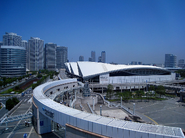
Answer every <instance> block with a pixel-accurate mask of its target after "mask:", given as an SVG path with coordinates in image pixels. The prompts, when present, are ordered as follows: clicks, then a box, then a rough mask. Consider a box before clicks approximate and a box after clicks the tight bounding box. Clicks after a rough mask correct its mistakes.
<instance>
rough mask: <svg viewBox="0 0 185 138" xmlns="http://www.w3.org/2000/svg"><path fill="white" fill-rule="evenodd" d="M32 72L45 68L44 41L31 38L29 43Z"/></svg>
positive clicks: (29, 66) (30, 68) (29, 65)
mask: <svg viewBox="0 0 185 138" xmlns="http://www.w3.org/2000/svg"><path fill="white" fill-rule="evenodd" d="M28 55H29V63H28V69H29V70H30V71H38V70H39V69H43V68H44V41H43V40H41V39H40V38H37V37H31V38H30V40H29V41H28Z"/></svg>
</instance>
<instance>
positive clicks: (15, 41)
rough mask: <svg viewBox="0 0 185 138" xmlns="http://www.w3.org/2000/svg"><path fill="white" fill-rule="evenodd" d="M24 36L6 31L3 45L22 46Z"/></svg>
mask: <svg viewBox="0 0 185 138" xmlns="http://www.w3.org/2000/svg"><path fill="white" fill-rule="evenodd" d="M21 41H22V36H19V35H17V34H16V33H7V32H6V33H5V35H3V45H6V46H21Z"/></svg>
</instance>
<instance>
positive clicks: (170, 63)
mask: <svg viewBox="0 0 185 138" xmlns="http://www.w3.org/2000/svg"><path fill="white" fill-rule="evenodd" d="M164 64H165V67H169V68H175V67H176V66H177V56H175V55H173V54H165V63H164Z"/></svg>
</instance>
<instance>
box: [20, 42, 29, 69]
mask: <svg viewBox="0 0 185 138" xmlns="http://www.w3.org/2000/svg"><path fill="white" fill-rule="evenodd" d="M21 46H22V47H24V48H25V49H26V68H27V69H28V63H29V55H28V41H26V40H22V42H21Z"/></svg>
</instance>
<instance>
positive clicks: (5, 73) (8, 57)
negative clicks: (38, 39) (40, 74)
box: [0, 46, 26, 77]
mask: <svg viewBox="0 0 185 138" xmlns="http://www.w3.org/2000/svg"><path fill="white" fill-rule="evenodd" d="M22 75H26V50H25V48H24V47H21V46H1V48H0V76H1V77H19V76H22Z"/></svg>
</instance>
